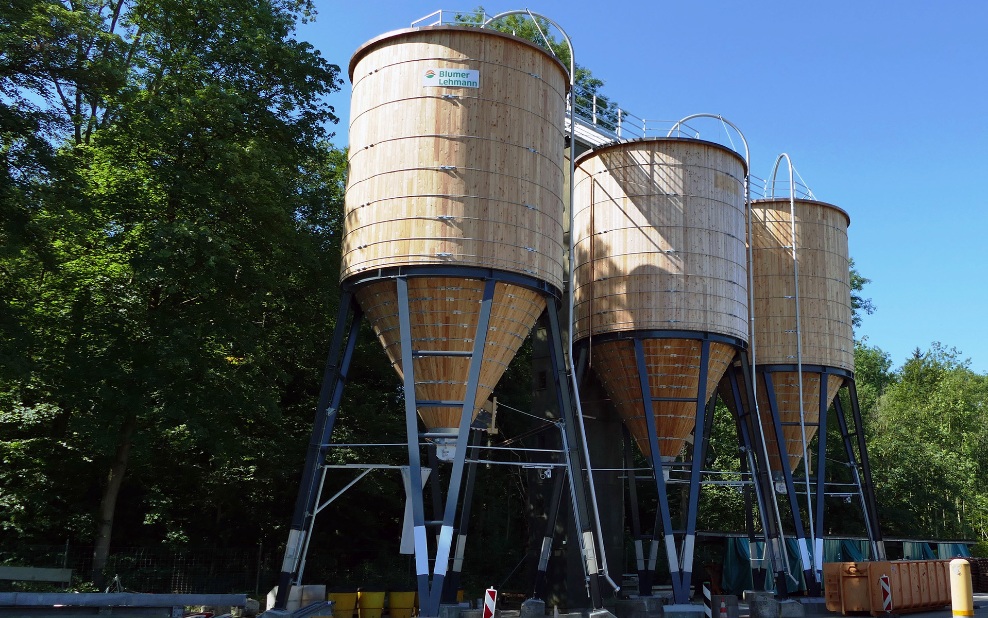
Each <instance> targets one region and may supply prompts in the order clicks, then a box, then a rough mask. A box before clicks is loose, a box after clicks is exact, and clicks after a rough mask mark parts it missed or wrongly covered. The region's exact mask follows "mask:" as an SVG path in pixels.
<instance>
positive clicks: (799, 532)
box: [761, 371, 813, 594]
mask: <svg viewBox="0 0 988 618" xmlns="http://www.w3.org/2000/svg"><path fill="white" fill-rule="evenodd" d="M761 375H762V379H763V380H764V381H765V395H766V399H767V400H768V404H769V408H770V410H771V414H772V425H773V426H774V428H775V440H776V444H777V445H778V448H779V459H780V466H779V467H780V468H782V476H783V478H784V479H785V484H786V494H787V495H788V496H789V507H790V510H791V511H792V521H793V527H794V528H795V530H796V543H797V546H798V548H799V561H800V566H801V568H802V571H803V578H804V579H805V580H806V582H807V584H809V582H811V581H813V565H812V563H811V561H810V552H809V548H808V547H807V545H806V528H804V527H803V518H802V516H801V515H800V513H799V500H798V498H797V493H796V485H795V483H793V480H792V471H791V470H790V469H789V449H788V447H786V441H785V435H784V434H783V433H782V419H781V417H780V415H779V408H778V403H777V401H776V396H775V385H774V384H773V381H772V372H770V371H764V372H762V374H761ZM786 559H787V560H788V556H786ZM778 592H779V593H780V594H781V593H783V591H782V590H779V591H778Z"/></svg>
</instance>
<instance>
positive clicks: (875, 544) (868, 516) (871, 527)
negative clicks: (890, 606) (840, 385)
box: [834, 380, 885, 560]
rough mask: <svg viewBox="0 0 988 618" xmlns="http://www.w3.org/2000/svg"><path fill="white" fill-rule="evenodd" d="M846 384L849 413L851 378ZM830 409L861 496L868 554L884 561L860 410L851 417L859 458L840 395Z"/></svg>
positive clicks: (853, 400) (853, 396) (854, 400)
mask: <svg viewBox="0 0 988 618" xmlns="http://www.w3.org/2000/svg"><path fill="white" fill-rule="evenodd" d="M845 384H846V385H847V386H848V395H849V398H850V400H851V406H852V414H853V410H854V408H855V407H856V405H857V391H856V390H855V389H853V385H854V382H853V380H851V381H849V382H846V383H845ZM834 411H835V412H836V413H837V423H838V425H839V427H840V432H841V438H842V439H843V441H844V452H845V453H846V454H847V464H848V466H849V467H850V469H851V475H852V478H853V481H854V484H855V485H856V486H857V488H858V496H859V497H860V499H861V510H862V511H863V515H864V522H865V531H866V533H867V535H868V542H869V543H870V545H871V555H872V559H873V560H885V542H884V541H883V540H882V533H881V528H880V527H879V523H878V504H877V502H876V500H875V489H874V485H872V483H871V469H870V467H866V466H865V464H864V462H865V461H866V458H867V451H866V450H864V449H865V444H864V436H863V432H862V427H861V413H860V410H859V411H858V413H857V414H856V415H855V416H854V424H855V428H854V435H855V438H856V441H857V446H858V452H859V453H860V454H861V457H860V459H859V457H858V456H856V455H855V452H854V444H853V443H852V442H851V433H850V430H849V427H848V424H847V417H846V415H845V412H844V406H843V404H841V402H840V397H838V398H837V399H836V400H835V401H834Z"/></svg>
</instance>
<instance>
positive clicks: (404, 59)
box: [340, 26, 568, 289]
mask: <svg viewBox="0 0 988 618" xmlns="http://www.w3.org/2000/svg"><path fill="white" fill-rule="evenodd" d="M430 72H431V76H430ZM451 72H453V74H455V75H462V76H465V77H464V79H463V80H460V82H456V81H455V80H454V83H463V84H466V85H448V86H437V85H435V84H437V83H440V79H445V78H444V77H442V76H443V75H447V74H449V73H451ZM350 77H351V81H352V82H353V95H352V98H351V119H350V153H349V164H350V172H349V179H348V186H347V193H346V215H345V216H346V219H345V231H344V237H343V264H342V271H341V275H340V276H341V280H346V279H347V278H349V277H352V276H354V275H359V274H360V273H361V272H364V271H367V270H373V269H379V268H387V267H392V266H407V265H415V266H423V265H429V264H437V265H444V266H450V265H462V266H471V267H483V268H491V269H497V270H504V271H510V272H515V273H522V274H525V275H529V276H532V277H535V278H538V279H540V280H543V281H546V282H548V283H550V284H551V285H553V286H555V287H556V288H558V289H562V287H563V253H564V250H563V225H562V217H563V197H562V195H563V174H564V165H563V140H564V136H563V132H562V130H563V126H564V122H563V120H564V113H565V107H566V103H565V98H566V88H567V84H568V78H567V75H566V72H565V70H564V68H563V66H562V65H561V64H560V63H559V61H558V60H556V59H555V58H553V57H551V56H550V55H549V54H547V53H546V52H545V51H544V50H542V49H540V48H538V47H536V46H535V45H533V44H531V43H529V42H527V41H524V40H522V39H519V38H516V37H513V36H510V35H506V34H502V33H499V32H495V31H492V30H485V29H480V28H472V27H449V26H436V27H429V28H417V29H410V30H402V31H397V32H393V33H389V34H386V35H383V36H381V37H378V38H377V39H374V40H373V41H370V42H369V43H367V44H365V45H364V46H363V47H362V48H361V49H359V50H358V51H357V53H356V54H354V57H353V59H352V60H351V63H350Z"/></svg>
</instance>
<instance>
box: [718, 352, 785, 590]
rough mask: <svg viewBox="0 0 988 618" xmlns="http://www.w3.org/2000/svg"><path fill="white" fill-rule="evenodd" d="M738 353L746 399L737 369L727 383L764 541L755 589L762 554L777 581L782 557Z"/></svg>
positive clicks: (759, 585)
mask: <svg viewBox="0 0 988 618" xmlns="http://www.w3.org/2000/svg"><path fill="white" fill-rule="evenodd" d="M739 356H740V359H739V362H740V365H741V371H740V375H741V377H742V379H743V381H744V384H745V389H744V392H745V394H746V395H747V399H748V400H747V401H745V398H744V397H742V394H741V388H740V385H739V384H738V372H735V371H729V372H728V384H730V387H731V395H732V397H733V399H734V409H735V410H736V411H737V417H736V421H737V425H738V431H739V433H740V435H741V444H742V448H743V449H744V454H743V459H744V460H745V462H746V467H747V468H748V469H749V470H750V471H751V479H752V485H751V488H752V489H753V490H754V493H755V502H756V504H757V506H758V512H759V513H760V517H761V522H762V532H763V537H764V541H765V553H764V554H763V557H762V560H761V561H760V568H756V569H753V571H754V572H753V574H752V579H753V583H754V584H755V588H756V590H757V589H764V578H765V571H766V569H765V557H766V556H767V557H768V560H769V562H770V563H771V565H772V568H773V571H774V573H775V580H776V582H777V583H778V582H781V581H783V580H784V578H785V568H784V566H783V563H782V557H781V556H780V555H778V553H779V552H778V549H779V543H780V535H779V530H778V522H777V521H776V518H775V514H774V512H773V511H771V510H769V506H768V500H769V499H770V498H772V496H773V492H774V487H773V485H772V477H771V471H770V470H769V466H768V457H767V454H766V453H765V451H764V450H763V449H762V448H761V443H760V442H759V443H756V439H758V438H756V436H760V435H761V434H760V431H759V429H758V425H757V424H756V423H757V419H756V416H755V414H756V411H755V405H754V397H753V394H752V387H751V370H750V366H749V365H748V362H747V360H748V355H747V353H744V352H742V353H741V354H740V355H739ZM772 499H774V498H772ZM749 519H750V517H749ZM749 538H750V540H752V541H754V522H752V523H751V525H750V530H749ZM752 560H754V558H752ZM759 571H760V573H759ZM755 579H758V580H759V582H755V581H754V580H755Z"/></svg>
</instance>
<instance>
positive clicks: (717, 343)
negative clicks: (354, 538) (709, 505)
mask: <svg viewBox="0 0 988 618" xmlns="http://www.w3.org/2000/svg"><path fill="white" fill-rule="evenodd" d="M746 173H747V169H746V163H745V161H744V159H743V158H742V157H741V156H739V155H738V154H737V153H735V152H734V151H732V150H730V149H727V148H725V147H723V146H721V145H719V144H716V143H712V142H707V141H701V140H696V139H683V138H656V139H642V140H634V141H630V142H622V143H617V144H611V145H607V146H603V147H600V148H597V149H594V150H592V151H590V152H588V153H586V154H585V155H583V156H582V157H581V158H580V159H578V161H577V170H576V179H575V185H574V188H575V195H574V216H575V223H574V226H575V229H574V234H575V255H574V258H573V259H574V260H575V275H574V282H573V286H574V288H573V289H574V294H575V307H574V339H575V340H576V342H577V343H576V345H577V346H579V347H582V348H583V349H586V350H588V351H589V358H590V365H591V366H592V367H593V369H594V371H595V373H596V374H597V375H598V377H599V378H600V380H601V382H602V384H603V386H604V388H605V390H606V392H607V393H608V395H609V396H610V398H611V400H612V402H613V404H614V405H615V407H616V408H617V410H618V412H619V413H620V415H621V417H622V419H623V420H624V422H625V424H626V425H627V426H628V428H629V430H630V432H631V434H632V436H633V438H634V440H635V442H636V443H637V445H638V447H639V448H640V450H641V451H642V453H644V454H645V455H646V456H647V457H649V458H650V460H651V462H652V467H653V473H654V478H655V480H656V484H657V490H658V494H659V501H660V505H659V511H660V516H661V518H662V520H663V524H662V527H663V531H664V532H663V535H664V536H665V539H666V543H665V545H666V554H667V559H668V562H669V568H670V571H671V572H672V574H673V594H674V597H675V599H677V600H676V602H685V599H686V598H688V592H689V581H688V579H689V574H690V571H691V566H692V547H693V545H692V543H693V538H692V530H691V529H690V526H693V525H695V516H696V499H697V496H698V491H699V472H700V469H699V467H698V466H699V463H698V462H696V461H694V462H693V463H694V466H693V469H692V472H691V475H692V477H691V479H692V480H691V487H690V492H691V495H690V504H689V507H688V509H689V516H688V517H690V518H692V519H691V521H690V523H688V525H687V533H686V537H685V540H684V542H683V549H682V551H683V557H682V560H680V559H679V554H678V550H677V548H676V546H675V541H674V540H673V533H672V526H671V516H670V513H669V504H668V501H667V498H666V495H665V494H666V492H665V480H664V477H666V476H667V475H668V467H667V466H668V464H669V463H670V462H671V461H672V460H674V459H675V458H676V457H677V456H678V455H679V454H680V452H681V451H682V450H683V445H684V441H685V440H686V439H687V438H688V437H689V436H690V435H691V434H693V433H694V430H696V434H697V435H698V436H699V434H700V433H702V431H703V428H702V426H701V427H699V428H697V421H698V419H703V418H704V417H703V415H704V413H705V408H706V407H707V403H708V401H709V400H710V399H711V398H712V397H713V396H714V395H716V389H717V384H718V382H719V381H720V380H721V377H722V376H723V375H724V372H725V371H726V370H727V368H728V366H729V365H730V363H731V361H732V360H733V359H734V358H735V356H736V355H737V354H738V353H739V351H741V350H743V349H745V347H746V344H747V340H748V339H747V337H748V326H747V321H748V300H747V268H746V264H747V257H746V250H745V221H746V220H745V201H746V195H745V176H746ZM694 459H695V458H694ZM685 510H686V509H684V511H685ZM659 536H660V533H659V531H658V530H656V538H659ZM652 551H653V554H654V552H655V550H654V549H653V550H652ZM647 575H648V574H647V573H642V574H641V575H640V577H643V576H647ZM649 588H650V587H649Z"/></svg>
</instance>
